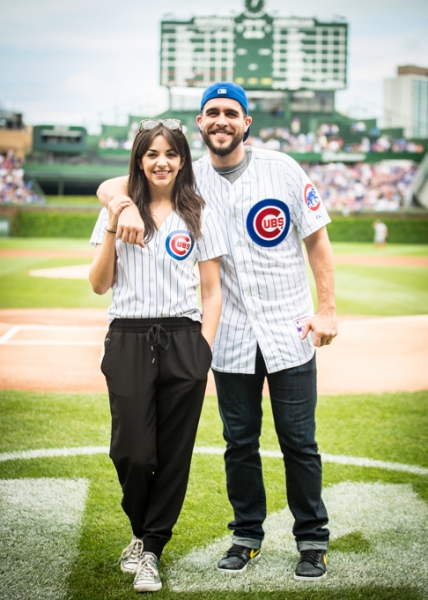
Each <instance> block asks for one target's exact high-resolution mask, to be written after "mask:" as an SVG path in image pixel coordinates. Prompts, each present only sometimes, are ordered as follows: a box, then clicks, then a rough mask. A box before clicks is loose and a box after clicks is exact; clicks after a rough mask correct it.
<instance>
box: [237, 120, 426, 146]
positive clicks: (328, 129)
mask: <svg viewBox="0 0 428 600" xmlns="http://www.w3.org/2000/svg"><path fill="white" fill-rule="evenodd" d="M363 127H365V123H364V122H358V121H357V122H356V123H355V124H353V126H352V127H351V130H352V133H354V134H359V135H358V137H359V138H360V139H359V140H358V141H356V142H349V141H348V142H345V140H344V139H343V138H342V137H341V135H340V132H339V127H338V125H337V124H336V123H323V124H322V125H321V126H320V127H319V129H318V131H317V132H316V133H312V132H309V133H297V132H296V133H293V132H292V131H290V130H289V129H288V128H287V127H265V128H263V129H261V130H260V131H259V134H258V135H250V137H249V138H248V140H247V142H246V143H247V144H249V145H251V146H254V147H257V148H267V149H269V150H278V151H282V152H291V153H293V152H294V153H299V154H303V153H305V152H316V153H322V152H327V151H328V152H363V153H369V152H394V153H396V152H417V153H419V152H424V147H423V146H422V145H421V144H418V143H415V142H413V141H411V140H406V139H404V138H398V139H394V138H392V137H391V136H389V135H386V134H381V132H380V131H379V129H377V128H373V129H371V130H370V131H369V132H367V131H366V129H363ZM364 134H365V135H364Z"/></svg>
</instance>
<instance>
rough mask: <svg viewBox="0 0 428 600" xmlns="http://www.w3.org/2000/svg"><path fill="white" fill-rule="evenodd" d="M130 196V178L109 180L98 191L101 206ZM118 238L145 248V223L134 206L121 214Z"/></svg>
mask: <svg viewBox="0 0 428 600" xmlns="http://www.w3.org/2000/svg"><path fill="white" fill-rule="evenodd" d="M127 194H128V176H127V175H125V176H122V177H114V178H113V179H107V181H104V182H103V183H102V184H101V185H100V186H99V188H98V189H97V196H98V199H99V201H100V202H101V204H103V205H104V206H107V205H108V203H109V200H111V199H112V198H115V197H116V196H126V197H127ZM116 235H117V237H118V238H120V239H121V240H122V242H128V243H129V244H137V245H138V246H141V247H142V248H144V222H143V219H142V218H141V215H140V211H139V210H138V208H137V207H136V206H135V204H132V205H130V206H128V207H127V208H124V209H123V211H122V212H121V213H120V216H119V222H118V225H117V234H116Z"/></svg>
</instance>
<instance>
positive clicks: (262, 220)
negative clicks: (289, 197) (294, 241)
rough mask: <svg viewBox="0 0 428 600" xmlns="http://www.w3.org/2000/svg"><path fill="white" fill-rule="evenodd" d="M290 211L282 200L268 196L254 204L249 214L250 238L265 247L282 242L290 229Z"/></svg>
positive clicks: (248, 228) (248, 227) (248, 229)
mask: <svg viewBox="0 0 428 600" xmlns="http://www.w3.org/2000/svg"><path fill="white" fill-rule="evenodd" d="M290 222H291V220H290V211H289V208H288V206H287V205H286V204H285V202H282V200H276V199H273V198H272V199H271V198H267V199H266V200H260V202H257V204H255V205H254V206H253V208H252V209H251V210H250V212H249V213H248V216H247V231H248V234H249V236H250V238H251V239H252V240H253V242H255V243H256V244H258V245H259V246H263V247H264V248H272V247H273V246H277V245H278V244H280V243H281V242H282V241H283V240H284V239H285V238H286V237H287V234H288V232H289V230H290Z"/></svg>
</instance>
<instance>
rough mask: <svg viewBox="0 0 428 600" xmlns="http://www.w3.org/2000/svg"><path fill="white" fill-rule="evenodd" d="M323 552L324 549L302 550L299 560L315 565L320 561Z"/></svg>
mask: <svg viewBox="0 0 428 600" xmlns="http://www.w3.org/2000/svg"><path fill="white" fill-rule="evenodd" d="M321 554H322V550H302V551H301V553H300V561H299V562H307V563H310V564H311V565H314V566H315V565H316V564H317V563H318V562H319V559H320V556H321Z"/></svg>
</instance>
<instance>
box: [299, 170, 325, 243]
mask: <svg viewBox="0 0 428 600" xmlns="http://www.w3.org/2000/svg"><path fill="white" fill-rule="evenodd" d="M291 193H292V196H293V197H292V202H291V207H292V211H291V219H292V221H293V223H294V225H295V226H296V227H297V230H298V232H299V236H300V237H301V238H302V239H304V238H305V237H308V236H309V235H311V233H315V231H318V229H321V227H324V225H327V223H330V221H331V219H330V217H329V216H328V213H327V209H326V208H325V206H324V203H323V201H322V198H321V196H320V194H319V193H318V190H317V189H316V187H315V186H314V184H313V183H312V181H311V180H310V179H309V177H308V176H307V175H306V173H305V172H304V170H303V169H302V168H301V167H300V166H298V177H297V178H296V180H295V183H294V186H293V190H292V192H291Z"/></svg>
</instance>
